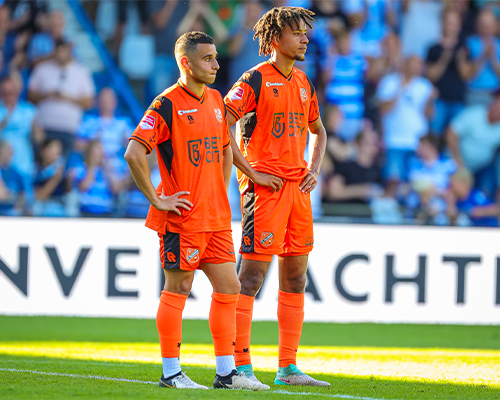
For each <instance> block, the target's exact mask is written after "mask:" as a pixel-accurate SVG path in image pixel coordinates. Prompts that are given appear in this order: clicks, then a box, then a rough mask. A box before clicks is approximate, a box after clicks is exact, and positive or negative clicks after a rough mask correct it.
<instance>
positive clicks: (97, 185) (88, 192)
mask: <svg viewBox="0 0 500 400" xmlns="http://www.w3.org/2000/svg"><path fill="white" fill-rule="evenodd" d="M73 181H74V184H75V185H76V186H77V188H78V191H79V193H80V196H79V197H80V215H81V216H84V217H111V216H113V213H114V212H115V210H116V208H115V196H116V195H117V194H118V193H119V192H120V191H121V190H123V189H124V187H125V185H126V182H125V181H124V180H120V179H117V178H116V176H115V174H114V173H113V171H112V170H111V168H110V167H109V166H108V165H107V164H106V163H105V159H104V151H103V148H102V145H101V142H100V141H99V140H94V141H92V142H90V143H89V144H88V146H87V149H86V151H85V162H84V163H83V165H81V166H80V167H77V168H75V169H74V170H73Z"/></svg>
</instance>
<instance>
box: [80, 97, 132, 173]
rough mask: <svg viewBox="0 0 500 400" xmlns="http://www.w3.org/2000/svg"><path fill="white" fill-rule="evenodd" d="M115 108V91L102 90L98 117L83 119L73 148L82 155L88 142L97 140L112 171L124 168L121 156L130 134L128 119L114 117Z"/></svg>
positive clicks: (124, 164) (88, 116) (123, 160)
mask: <svg viewBox="0 0 500 400" xmlns="http://www.w3.org/2000/svg"><path fill="white" fill-rule="evenodd" d="M116 107H117V99H116V93H115V91H114V90H113V89H111V88H109V87H106V88H103V89H102V90H101V91H100V93H99V115H87V116H85V117H84V119H83V121H82V124H81V126H80V128H79V130H78V133H77V136H76V144H75V148H76V149H77V150H78V151H79V152H81V153H84V152H85V148H86V146H87V144H88V143H89V142H91V141H93V140H99V141H100V142H101V145H102V148H103V151H104V156H105V158H106V159H107V160H108V161H109V162H110V163H111V165H112V166H113V168H114V169H115V168H121V167H126V163H125V159H124V158H123V155H124V154H125V148H126V146H127V143H128V138H129V137H130V134H131V133H132V127H131V125H130V121H129V119H128V118H124V117H118V116H116ZM127 169H128V168H127Z"/></svg>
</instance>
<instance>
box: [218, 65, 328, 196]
mask: <svg viewBox="0 0 500 400" xmlns="http://www.w3.org/2000/svg"><path fill="white" fill-rule="evenodd" d="M224 102H225V103H226V107H227V109H228V111H229V112H231V114H233V115H234V117H235V118H236V120H238V121H239V122H238V124H237V130H236V139H237V142H238V146H239V148H240V151H241V152H242V154H243V155H244V156H245V158H246V159H247V161H248V162H249V163H250V165H251V166H252V167H253V168H254V169H256V170H257V171H261V172H266V173H269V174H273V175H276V176H279V177H280V178H284V179H287V180H291V181H299V180H301V179H303V178H304V177H305V176H306V175H307V162H306V161H305V160H304V151H305V148H306V145H307V137H308V127H309V124H311V123H313V122H314V121H316V120H317V119H318V118H319V108H318V99H317V96H316V91H315V89H314V86H313V84H312V82H311V81H310V80H309V78H308V77H307V75H306V74H305V73H304V72H302V71H300V70H299V69H297V68H293V69H292V72H291V73H290V74H289V75H288V76H285V75H284V74H283V73H282V72H281V71H280V70H279V69H278V68H277V67H276V65H275V64H274V63H273V62H272V61H267V62H264V63H261V64H259V65H257V66H255V67H254V68H252V69H251V70H249V71H247V72H245V73H244V74H243V76H242V77H241V78H240V79H239V80H238V82H236V83H235V84H234V85H233V87H232V89H231V90H230V92H229V93H228V94H227V95H226V97H225V98H224ZM238 181H239V182H240V190H241V191H242V193H243V192H244V191H245V190H246V189H247V188H248V178H247V177H246V176H245V175H243V174H241V173H239V174H238Z"/></svg>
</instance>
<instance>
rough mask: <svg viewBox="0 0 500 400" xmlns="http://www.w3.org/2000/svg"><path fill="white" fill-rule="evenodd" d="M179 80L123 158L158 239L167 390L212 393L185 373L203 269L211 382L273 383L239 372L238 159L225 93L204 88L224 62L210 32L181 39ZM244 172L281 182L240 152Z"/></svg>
mask: <svg viewBox="0 0 500 400" xmlns="http://www.w3.org/2000/svg"><path fill="white" fill-rule="evenodd" d="M175 56H176V59H177V64H178V66H179V70H180V79H179V81H178V82H177V83H176V84H175V85H173V86H171V87H169V88H168V89H166V90H165V91H164V92H162V93H161V94H160V95H159V96H157V97H156V98H155V99H154V101H153V102H152V103H151V105H150V107H149V108H148V110H147V111H146V113H145V114H144V117H143V118H142V120H141V122H140V123H139V126H138V127H137V128H136V129H135V131H134V132H133V133H132V136H131V137H130V142H129V145H128V148H127V151H126V154H125V159H126V160H127V162H128V164H129V167H130V171H131V172H132V176H133V177H134V180H135V182H136V183H137V186H138V187H139V189H141V191H142V192H143V193H144V195H145V196H146V198H147V199H148V200H149V201H150V203H151V207H150V210H149V213H148V216H147V219H146V226H147V227H149V228H151V229H153V230H155V231H157V232H158V236H159V238H160V259H161V262H162V267H163V270H164V273H165V287H164V290H163V291H162V294H161V298H160V305H159V308H158V313H157V317H156V325H157V328H158V334H159V337H160V347H161V355H162V361H163V375H162V377H161V380H160V386H161V387H175V388H188V389H207V387H206V386H202V385H199V384H197V383H195V382H193V381H192V380H191V379H190V378H189V377H188V376H186V374H184V372H182V370H181V365H180V361H179V355H180V346H181V341H182V311H183V309H184V305H185V303H186V299H187V297H188V295H189V292H190V290H191V285H192V282H193V278H194V271H195V270H196V269H201V270H203V272H204V273H205V274H206V275H207V277H208V279H209V280H210V282H211V284H212V286H213V289H214V291H213V294H212V303H211V307H210V315H209V326H210V331H211V333H212V338H213V341H214V348H215V355H216V365H217V367H216V370H217V371H216V378H215V381H214V387H215V388H233V389H234V388H246V389H253V390H265V389H269V386H267V385H263V384H261V383H260V382H254V381H252V380H250V379H248V378H247V377H245V375H244V374H240V373H237V372H236V369H235V363H234V356H233V352H234V341H235V338H236V302H237V299H238V294H239V291H240V283H239V281H238V277H237V275H236V266H235V255H234V247H233V240H232V235H231V211H230V208H229V201H228V198H227V193H226V190H227V187H228V184H229V179H230V176H231V166H232V163H233V155H232V150H231V140H230V136H229V133H228V132H229V129H228V125H227V115H226V111H225V106H224V101H223V99H222V96H221V94H220V93H219V92H218V91H216V90H213V89H210V88H209V87H207V86H206V84H211V83H213V82H214V80H215V76H216V74H217V70H218V69H219V64H218V63H217V60H216V57H217V51H216V48H215V45H214V44H213V40H212V38H211V37H210V36H208V35H207V34H205V33H201V32H189V33H186V34H184V35H182V36H181V37H180V38H179V39H178V40H177V42H176V45H175ZM155 148H156V151H157V155H158V164H159V168H160V174H161V179H162V180H161V183H160V185H159V186H158V188H157V189H156V190H155V188H154V186H153V184H152V183H151V179H150V171H149V166H148V161H147V154H149V153H150V152H151V151H153V150H154V149H155ZM235 162H236V163H237V164H238V166H239V168H240V169H242V170H245V171H246V173H248V174H250V176H252V177H253V179H255V182H259V183H260V184H263V185H269V186H271V188H273V187H274V188H276V186H275V185H277V186H279V185H280V179H279V178H276V177H272V176H269V175H266V174H263V173H258V172H255V171H254V170H253V169H252V168H251V167H250V166H249V164H248V163H247V162H246V161H245V159H244V158H243V156H242V155H241V154H235Z"/></svg>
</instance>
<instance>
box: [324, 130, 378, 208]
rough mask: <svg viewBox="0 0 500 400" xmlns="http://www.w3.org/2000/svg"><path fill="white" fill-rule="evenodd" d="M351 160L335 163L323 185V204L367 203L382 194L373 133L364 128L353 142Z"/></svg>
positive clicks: (375, 135)
mask: <svg viewBox="0 0 500 400" xmlns="http://www.w3.org/2000/svg"><path fill="white" fill-rule="evenodd" d="M355 147H356V150H357V157H356V160H354V161H345V162H336V163H335V175H334V176H333V177H332V178H330V179H329V180H327V181H326V182H325V185H324V190H323V199H324V200H326V201H337V202H349V203H352V202H355V203H368V202H369V201H370V199H372V198H374V197H378V196H379V195H381V194H382V193H383V189H382V186H381V184H382V180H381V176H380V168H379V166H378V165H377V156H378V154H379V150H380V144H379V138H378V135H377V133H376V132H374V131H373V130H371V129H365V130H363V131H362V132H361V133H359V134H358V136H357V137H356V140H355Z"/></svg>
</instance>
